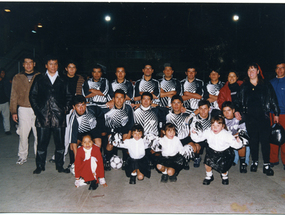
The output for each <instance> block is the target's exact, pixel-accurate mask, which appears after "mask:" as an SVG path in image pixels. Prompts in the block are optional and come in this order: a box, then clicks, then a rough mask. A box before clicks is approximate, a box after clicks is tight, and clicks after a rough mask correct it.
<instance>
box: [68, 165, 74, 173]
mask: <svg viewBox="0 0 285 215" xmlns="http://www.w3.org/2000/svg"><path fill="white" fill-rule="evenodd" d="M67 168H68V169H69V170H70V172H71V174H73V175H75V170H74V163H73V164H69V165H68V166H67Z"/></svg>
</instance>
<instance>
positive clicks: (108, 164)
mask: <svg viewBox="0 0 285 215" xmlns="http://www.w3.org/2000/svg"><path fill="white" fill-rule="evenodd" d="M104 170H105V171H110V170H111V164H110V161H106V163H105V165H104Z"/></svg>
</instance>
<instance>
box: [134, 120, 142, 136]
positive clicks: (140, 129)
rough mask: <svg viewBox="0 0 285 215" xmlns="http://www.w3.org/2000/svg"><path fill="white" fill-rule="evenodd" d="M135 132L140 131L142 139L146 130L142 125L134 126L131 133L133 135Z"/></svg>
mask: <svg viewBox="0 0 285 215" xmlns="http://www.w3.org/2000/svg"><path fill="white" fill-rule="evenodd" d="M134 131H138V132H142V137H143V135H144V129H143V127H142V126H141V125H140V124H137V123H136V124H134V125H133V127H132V129H131V132H132V133H133V132H134Z"/></svg>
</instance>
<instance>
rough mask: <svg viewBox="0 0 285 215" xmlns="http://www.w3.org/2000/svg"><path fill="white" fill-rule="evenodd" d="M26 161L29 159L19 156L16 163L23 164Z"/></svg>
mask: <svg viewBox="0 0 285 215" xmlns="http://www.w3.org/2000/svg"><path fill="white" fill-rule="evenodd" d="M26 162H27V159H24V158H19V159H18V161H17V162H16V164H19V165H23V164H24V163H26Z"/></svg>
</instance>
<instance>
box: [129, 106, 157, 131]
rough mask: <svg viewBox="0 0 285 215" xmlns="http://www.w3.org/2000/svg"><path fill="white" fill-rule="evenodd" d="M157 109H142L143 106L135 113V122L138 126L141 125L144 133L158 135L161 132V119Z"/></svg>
mask: <svg viewBox="0 0 285 215" xmlns="http://www.w3.org/2000/svg"><path fill="white" fill-rule="evenodd" d="M156 110H157V109H156V108H153V107H151V106H149V107H148V108H144V107H142V105H141V106H140V107H139V108H137V109H136V110H135V111H134V121H135V123H137V124H140V125H141V126H142V127H143V129H144V133H145V134H148V133H151V134H154V135H158V134H159V130H158V126H159V119H158V116H157V114H158V113H157V111H156Z"/></svg>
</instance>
